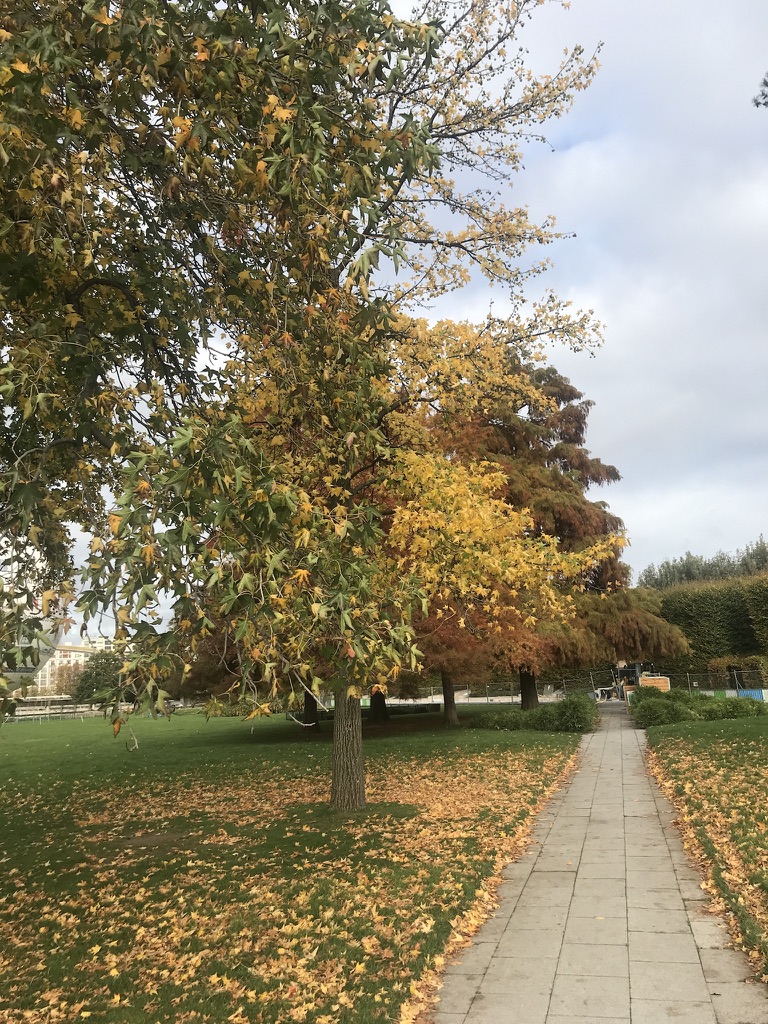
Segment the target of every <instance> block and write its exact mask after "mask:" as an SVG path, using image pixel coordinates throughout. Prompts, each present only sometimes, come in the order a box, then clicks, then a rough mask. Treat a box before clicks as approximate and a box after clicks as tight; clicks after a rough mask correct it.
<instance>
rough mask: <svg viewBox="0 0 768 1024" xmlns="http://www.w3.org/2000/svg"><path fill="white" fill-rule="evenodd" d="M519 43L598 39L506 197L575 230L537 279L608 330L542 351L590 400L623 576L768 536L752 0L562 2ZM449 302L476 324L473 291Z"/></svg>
mask: <svg viewBox="0 0 768 1024" xmlns="http://www.w3.org/2000/svg"><path fill="white" fill-rule="evenodd" d="M521 41H522V42H524V43H525V44H526V45H527V46H528V48H529V49H530V51H531V60H532V62H533V66H534V67H536V68H537V69H538V70H544V69H546V68H547V67H549V68H550V69H552V67H553V65H554V62H555V61H556V60H557V57H558V55H559V54H560V53H562V48H563V46H565V45H566V44H568V43H577V42H578V43H581V44H582V45H583V46H584V48H585V50H587V51H588V52H592V50H593V49H594V48H595V47H596V46H597V45H598V44H599V43H602V44H603V46H602V52H601V55H600V63H601V70H600V72H599V73H598V75H597V78H596V79H595V81H594V84H593V85H592V86H591V87H590V88H589V90H587V92H585V93H582V94H580V95H579V96H578V97H577V99H576V103H575V106H574V107H573V109H572V110H571V111H570V113H569V114H568V115H567V116H566V117H564V118H563V119H561V120H560V121H557V122H553V124H551V125H550V126H549V128H548V130H547V135H548V138H549V141H550V142H551V143H552V145H553V146H554V152H552V151H551V150H550V149H548V148H546V147H544V146H537V147H530V148H529V149H528V151H527V155H526V171H525V173H524V175H522V176H521V178H519V179H518V181H517V182H516V184H515V188H514V193H513V194H514V197H515V202H516V203H517V204H518V205H528V206H529V207H530V209H531V211H532V213H533V214H535V215H536V216H538V217H539V218H542V217H543V216H544V215H545V214H547V213H552V214H554V215H555V216H556V218H557V224H558V228H559V229H560V230H562V231H568V232H574V233H575V235H576V237H575V238H571V239H568V240H564V241H562V242H560V243H557V244H556V245H555V246H551V247H550V248H549V249H548V250H547V255H549V256H551V258H552V259H553V260H554V261H555V264H556V266H555V269H554V270H553V272H552V273H551V274H550V275H548V279H549V280H548V283H549V284H550V285H551V286H552V287H553V288H554V290H555V291H556V292H557V293H558V294H559V295H561V296H563V297H566V298H570V299H572V300H573V301H574V302H575V303H576V304H577V305H578V306H581V307H589V308H592V309H594V310H595V312H596V314H597V316H598V318H599V319H600V320H601V321H602V322H603V323H604V324H605V328H606V330H605V345H604V347H603V348H602V349H600V350H599V351H598V352H597V353H596V355H595V356H594V357H590V356H589V355H587V354H580V355H574V354H571V353H564V352H563V351H562V350H560V351H557V352H553V354H552V362H553V363H554V364H555V365H556V366H557V367H558V369H560V370H561V371H562V372H564V373H566V375H568V376H569V377H570V379H571V380H572V381H573V383H574V384H575V385H576V386H577V387H578V388H579V389H580V390H581V391H583V392H584V393H585V396H586V397H587V398H590V399H592V400H593V401H594V402H595V407H594V409H593V410H592V414H591V417H590V428H589V436H588V442H587V443H588V447H589V448H590V449H591V451H592V452H593V453H594V454H595V455H598V456H599V457H600V458H602V459H603V460H604V461H605V462H610V463H613V464H614V465H616V466H617V467H618V469H619V470H620V472H621V474H622V477H623V479H622V481H621V482H620V483H618V484H612V485H611V486H610V487H608V488H606V489H604V490H600V491H598V492H596V493H595V495H594V496H595V497H600V498H603V499H605V500H607V501H608V503H609V505H610V506H611V509H612V510H613V511H614V512H615V513H616V514H617V515H620V516H621V517H622V518H623V519H624V521H625V523H626V526H627V530H628V532H629V535H630V539H631V542H632V546H631V547H630V548H629V549H628V552H627V556H626V560H627V561H628V562H629V563H630V564H631V565H632V567H633V569H634V571H635V577H636V575H637V573H638V572H639V571H641V570H642V569H643V568H645V566H646V565H648V563H649V562H655V563H656V564H658V563H659V562H660V561H663V560H664V559H666V558H673V557H676V556H679V555H682V554H683V553H684V552H685V551H686V550H691V551H693V552H694V553H695V554H703V555H712V554H714V553H715V552H716V551H717V550H720V549H722V550H726V551H734V550H735V549H737V548H741V547H744V546H745V544H747V543H748V542H750V541H754V540H756V539H757V538H758V537H759V535H760V534H761V533H763V532H764V533H766V534H768V518H767V517H766V509H768V393H767V392H768V345H766V334H767V333H768V281H766V273H767V271H768V109H756V108H755V107H754V106H753V105H752V102H751V101H752V97H753V96H754V95H755V94H756V93H757V91H758V87H759V85H760V81H761V79H762V77H763V75H764V73H765V72H766V71H768V2H766V0H732V2H731V3H729V4H727V5H723V4H714V3H706V2H704V3H702V2H701V0H696V2H694V0H665V2H663V3H657V4H630V3H625V2H621V0H572V4H571V7H570V9H569V10H563V9H562V8H561V7H559V6H558V5H556V4H549V5H546V6H544V7H543V8H541V10H540V11H538V12H537V13H536V15H535V16H534V20H533V21H532V22H531V23H530V25H529V26H528V27H527V28H526V30H525V32H524V34H523V35H522V36H521ZM496 298H497V300H498V298H499V296H497V297H496ZM458 302H460V303H461V305H460V306H457V308H456V309H455V310H449V311H448V312H449V313H450V314H451V315H454V316H459V317H462V318H467V317H468V315H469V316H470V317H471V318H474V314H468V302H469V305H471V307H473V308H475V309H476V311H477V313H476V318H477V319H482V317H483V316H484V314H485V313H486V312H487V308H488V307H487V302H488V296H487V290H484V289H483V287H482V286H480V285H478V286H477V287H473V288H472V289H471V295H470V296H467V295H465V296H463V297H462V298H461V299H459V300H458ZM441 312H442V311H441ZM444 315H445V314H444Z"/></svg>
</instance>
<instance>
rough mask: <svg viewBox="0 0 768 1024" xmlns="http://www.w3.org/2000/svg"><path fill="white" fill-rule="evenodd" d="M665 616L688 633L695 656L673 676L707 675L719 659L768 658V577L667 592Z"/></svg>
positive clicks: (672, 668) (668, 664) (674, 666)
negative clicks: (687, 674)
mask: <svg viewBox="0 0 768 1024" xmlns="http://www.w3.org/2000/svg"><path fill="white" fill-rule="evenodd" d="M661 614H662V616H663V617H664V618H665V619H666V620H667V621H668V622H671V623H672V624H673V625H675V626H679V628H680V629H681V630H682V631H683V633H684V634H685V635H686V637H687V638H688V641H689V642H690V644H691V654H690V656H685V657H683V658H677V659H674V660H669V659H665V660H664V663H663V664H664V669H665V670H666V671H668V672H671V673H674V672H687V671H705V670H706V669H707V667H708V665H709V663H710V662H712V661H713V660H716V659H717V660H719V659H725V660H726V661H727V662H728V663H733V664H735V663H736V659H739V658H746V657H760V656H762V657H765V656H768V575H762V576H751V577H741V578H738V579H730V580H718V581H716V582H712V583H689V584H681V585H680V586H677V587H671V588H670V589H669V590H666V591H664V594H663V598H662V604H661Z"/></svg>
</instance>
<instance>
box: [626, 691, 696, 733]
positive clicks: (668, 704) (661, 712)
mask: <svg viewBox="0 0 768 1024" xmlns="http://www.w3.org/2000/svg"><path fill="white" fill-rule="evenodd" d="M632 714H633V716H634V719H635V725H636V726H637V728H638V729H647V728H648V727H649V726H651V725H672V724H674V723H675V722H690V721H693V720H694V719H695V718H698V717H699V716H698V715H697V714H695V713H694V712H693V711H692V710H691V708H689V707H686V705H685V704H683V703H682V702H680V701H673V700H667V699H665V698H664V696H659V697H656V698H652V697H650V698H646V699H645V700H642V701H640V702H639V703H638V704H637V705H636V706H635V707H633V709H632Z"/></svg>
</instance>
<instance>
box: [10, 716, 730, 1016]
mask: <svg viewBox="0 0 768 1024" xmlns="http://www.w3.org/2000/svg"><path fill="white" fill-rule="evenodd" d="M720 724H721V723H718V725H720ZM134 728H135V730H136V734H137V736H138V739H139V744H140V745H139V747H138V749H137V750H134V751H131V752H129V751H128V750H127V749H126V743H125V742H124V739H125V732H126V730H123V732H122V733H121V734H120V737H119V738H118V739H117V740H114V739H113V738H112V733H111V729H110V727H109V725H108V723H104V722H103V721H102V720H88V721H84V722H79V721H70V722H59V723H50V722H43V723H33V722H20V723H14V724H11V725H8V726H5V727H4V728H3V729H2V731H0V778H2V780H3V783H2V789H1V790H0V858H2V869H0V880H1V884H2V891H1V892H0V1020H2V1021H3V1022H4V1024H17V1022H18V1024H20V1022H22V1021H24V1022H31V1024H43V1022H45V1024H49V1022H69V1021H81V1020H90V1021H92V1022H96V1021H98V1022H102V1021H103V1022H106V1024H161V1022H162V1024H165V1022H168V1024H170V1022H174V1024H186V1022H195V1024H197V1022H203V1021H208V1022H211V1024H224V1022H233V1024H238V1022H243V1021H253V1022H277V1021H280V1022H285V1021H311V1022H316V1024H347V1022H348V1024H361V1022H365V1024H367V1022H376V1021H382V1022H384V1021H392V1020H396V1019H397V1018H398V1014H401V1015H402V1017H401V1019H403V1020H406V1019H408V1017H409V1013H410V1009H411V1008H413V1009H414V1012H415V1007H416V1006H417V1005H418V1000H419V998H420V995H421V994H422V993H423V992H425V991H427V990H428V989H429V979H430V977H431V976H432V972H434V971H436V970H439V968H440V966H441V964H442V957H443V955H444V953H445V951H446V946H447V944H448V943H449V940H450V941H451V942H453V943H454V944H455V943H456V942H457V941H460V938H459V939H458V940H457V938H456V933H458V935H459V936H461V935H462V934H469V933H471V931H472V930H473V929H474V928H475V927H476V926H477V923H479V921H480V919H481V918H482V916H484V914H485V913H486V912H487V910H488V907H489V906H490V904H491V902H492V892H493V886H494V882H493V879H494V876H495V875H496V874H497V872H498V870H499V868H500V867H501V866H502V865H503V863H505V861H507V860H509V859H512V858H513V857H514V856H515V855H516V853H517V852H518V851H519V849H520V847H521V845H522V844H523V843H524V841H525V832H526V828H527V819H528V818H529V817H530V815H531V813H532V812H534V811H535V810H536V809H537V808H538V807H539V806H540V805H541V803H542V802H543V800H544V799H545V798H546V796H547V794H548V792H549V790H550V789H551V787H552V786H553V785H554V784H555V782H556V780H558V779H559V778H561V777H562V775H563V773H564V772H565V771H567V769H568V766H569V762H570V761H571V758H572V755H573V754H574V751H575V748H576V745H577V742H578V737H577V736H573V735H566V734H558V735H550V734H543V733H522V732H519V733H499V732H490V731H489V732H486V731H480V730H453V731H446V730H444V729H443V728H442V726H441V724H440V719H439V717H437V716H419V717H418V718H416V717H414V718H413V719H406V720H404V721H403V722H395V723H391V724H390V726H389V727H385V728H384V729H382V730H380V732H379V734H378V735H374V734H372V735H371V736H369V737H368V738H367V739H366V741H365V753H366V766H367V773H368V780H367V785H368V797H369V801H370V806H369V809H368V810H367V812H366V813H364V814H361V815H354V816H346V817H339V816H336V815H332V814H331V813H330V812H329V810H328V809H327V807H326V801H327V799H328V788H329V771H330V754H331V749H330V742H329V739H330V728H328V730H327V735H325V736H320V737H315V736H310V735H308V733H309V730H301V729H300V728H299V727H298V726H296V725H294V724H292V723H286V722H284V721H265V720H260V721H259V722H258V723H257V724H256V725H255V727H254V728H253V730H251V728H250V724H244V723H242V722H241V721H239V720H236V719H235V720H233V719H219V720H215V721H211V722H209V723H206V722H205V720H204V719H203V718H201V717H197V716H189V717H186V716H185V717H182V716H174V718H173V719H171V721H165V720H161V721H152V720H140V721H138V722H136V723H135V726H134ZM395 730H402V731H395Z"/></svg>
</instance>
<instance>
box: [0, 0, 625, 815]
mask: <svg viewBox="0 0 768 1024" xmlns="http://www.w3.org/2000/svg"><path fill="white" fill-rule="evenodd" d="M538 5H539V0H518V2H516V3H512V2H509V3H502V4H498V3H493V4H492V3H490V2H487V0H467V2H466V3H449V4H445V3H443V2H440V3H437V2H428V3H427V4H426V5H424V6H423V7H422V9H421V11H420V20H419V21H418V22H408V21H403V20H400V19H398V18H395V17H394V16H393V14H392V12H391V11H390V9H389V8H388V6H387V5H386V3H384V2H383V0H374V2H372V3H366V4H349V3H347V2H341V0H328V2H327V3H324V4H322V5H317V4H310V3H306V2H305V0H292V2H291V0H289V2H287V3H286V2H284V0H264V2H263V3H260V4H259V5H258V6H256V7H254V6H253V5H252V4H251V3H250V2H241V0H228V2H227V3H226V4H220V3H214V2H210V0H184V2H181V3H179V4H175V5H171V6H169V5H167V4H165V3H164V2H162V0H123V2H122V3H120V4H116V5H99V4H98V3H86V4H82V3H80V2H74V0H49V2H47V3H43V4H41V3H38V2H36V0H35V2H32V0H20V3H18V4H17V5H15V8H14V10H13V12H4V13H3V14H2V17H1V18H0V113H2V118H1V119H0V147H1V148H0V162H1V164H2V166H1V168H0V268H1V269H2V289H1V290H0V302H2V315H1V317H0V331H1V334H0V346H1V347H2V360H0V394H2V396H3V403H4V415H3V420H2V422H1V423H0V493H1V494H2V501H1V502H0V537H2V545H0V578H2V587H3V591H2V595H0V596H1V597H2V600H0V614H1V615H2V623H1V624H0V657H1V658H2V664H3V665H4V666H6V667H7V668H8V667H10V668H12V667H13V666H14V665H15V664H18V663H19V662H24V661H25V660H28V659H29V658H32V657H34V654H35V651H36V646H37V644H38V643H39V637H40V633H41V630H42V629H43V627H44V626H45V625H46V623H47V620H48V619H50V617H51V616H54V617H56V616H57V617H58V619H59V620H64V619H66V615H67V607H68V606H69V605H71V602H72V600H73V594H74V580H73V572H72V565H71V550H72V535H73V528H83V529H85V530H87V531H88V532H89V533H90V534H91V536H92V538H93V539H92V542H91V545H90V555H89V558H88V564H87V567H86V569H85V573H84V580H83V583H82V585H81V590H80V595H79V603H80V607H81V609H82V611H83V614H84V616H85V618H86V620H88V619H90V618H93V617H99V616H101V615H103V614H104V613H105V612H106V613H109V614H111V615H112V616H113V617H114V619H115V621H116V623H117V638H118V640H123V641H126V642H129V641H130V648H129V649H130V651H131V654H130V655H129V656H128V657H127V659H126V661H125V664H124V665H123V671H122V675H121V679H122V690H118V691H116V692H115V695H114V703H113V713H112V720H113V726H114V730H115V734H116V735H117V734H118V732H119V731H120V728H121V726H122V724H123V723H124V720H125V713H124V711H123V710H122V704H121V698H122V697H124V696H125V695H126V693H131V694H132V695H134V696H135V698H136V701H137V704H138V706H141V707H147V708H149V709H150V710H152V711H153V712H156V711H157V709H158V708H162V703H163V699H164V694H163V688H162V685H163V680H164V678H166V677H167V676H168V675H169V674H170V673H172V672H173V671H174V669H175V668H176V667H177V666H178V665H179V664H180V659H183V661H184V662H185V663H186V664H189V661H188V660H187V659H188V658H189V657H190V655H191V656H193V657H194V656H196V655H197V653H198V652H201V651H203V650H204V649H206V648H210V645H211V643H212V642H213V638H215V637H218V638H220V646H222V645H223V650H221V651H220V653H219V655H217V656H220V657H222V658H223V659H224V661H225V663H226V665H227V668H228V670H231V671H232V673H233V675H234V677H235V678H236V679H237V680H238V682H239V684H240V685H241V686H242V687H245V688H247V687H249V686H254V687H258V688H259V690H260V691H261V692H264V690H265V689H266V691H267V692H270V693H278V692H281V693H284V694H288V696H289V698H290V699H292V700H293V701H294V702H295V703H297V702H299V701H301V700H303V699H304V696H305V695H307V694H312V695H317V694H318V693H319V692H320V690H321V689H324V688H332V689H333V690H334V692H335V694H336V723H335V746H334V749H335V754H334V768H333V785H332V802H333V803H334V805H335V806H336V807H339V808H343V809H350V808H359V807H361V806H362V805H363V803H364V785H363V772H362V755H361V746H360V738H361V734H360V697H361V694H362V692H363V690H364V689H366V688H378V689H379V690H380V691H381V692H383V691H384V690H385V688H386V687H387V685H388V683H389V682H391V681H392V680H393V679H394V678H396V677H397V675H398V673H399V672H400V671H401V670H402V669H403V668H409V669H410V668H414V667H415V666H416V665H417V664H418V663H419V661H420V660H421V659H422V658H424V659H425V660H427V661H428V662H431V664H433V665H439V666H440V667H441V669H443V670H444V671H445V672H446V674H447V677H448V678H449V677H450V670H451V669H450V666H449V664H448V662H447V659H446V657H445V655H444V653H443V652H444V651H445V649H447V648H448V649H450V650H451V652H452V653H451V659H454V661H453V663H455V659H456V658H458V657H459V656H460V653H461V652H464V653H466V652H467V651H471V650H479V648H480V647H482V648H483V651H484V652H486V653H484V654H483V657H484V658H486V659H487V658H488V657H491V658H499V657H504V658H506V659H508V660H511V661H513V662H514V663H515V664H517V665H519V666H523V667H524V668H525V671H527V672H528V673H529V675H532V673H533V672H534V671H535V670H536V668H537V667H538V666H539V665H540V664H543V663H544V658H545V653H546V651H548V650H557V649H559V648H562V647H563V646H564V644H565V641H564V640H563V634H562V631H563V630H565V629H566V626H565V625H564V624H565V623H567V622H569V621H574V616H577V615H582V616H587V617H589V615H591V614H593V612H592V611H591V610H590V609H591V606H588V607H587V611H579V605H578V602H579V600H580V597H579V595H581V594H583V593H585V592H586V593H587V594H593V595H594V594H600V593H605V591H606V590H608V589H609V588H610V587H612V586H613V585H614V584H617V583H618V582H620V580H621V577H622V574H623V570H622V569H621V568H620V564H619V561H618V558H619V553H620V550H621V546H622V544H623V538H622V535H621V532H620V523H619V522H618V521H617V520H616V519H614V518H613V517H611V516H610V515H609V513H608V512H607V510H606V509H605V508H604V506H601V505H600V504H599V503H593V502H591V501H587V500H586V499H585V498H584V493H583V489H584V486H585V485H587V484H589V483H601V482H604V481H606V480H608V479H611V478H612V476H615V470H612V469H611V468H610V467H604V466H602V464H600V463H599V461H598V460H592V459H590V458H589V457H588V455H587V453H586V452H585V451H584V449H583V445H582V442H583V428H584V422H585V416H586V405H585V404H583V403H580V402H579V401H578V399H580V397H581V396H580V395H578V393H577V392H574V391H573V389H572V388H570V385H569V384H568V382H567V381H564V380H563V379H562V378H561V377H559V375H557V374H556V373H555V371H553V370H550V369H542V370H539V369H537V359H539V358H540V353H541V348H542V345H543V344H545V343H546V344H548V343H551V342H564V343H566V344H568V345H571V346H572V347H576V348H580V347H589V346H591V345H593V344H595V343H596V342H597V341H598V340H599V327H598V325H597V324H596V322H595V321H594V318H593V316H592V314H591V312H586V313H584V312H579V311H574V310H572V309H570V308H569V306H568V304H567V303H564V302H561V301H559V300H558V299H557V298H556V297H555V296H553V295H551V294H545V295H544V296H543V297H542V298H541V300H540V301H538V302H535V303H530V302H528V301H526V299H525V297H524V289H528V287H529V279H530V278H531V277H535V276H536V274H537V273H539V272H540V271H541V270H542V269H543V268H544V264H543V263H540V264H534V265H533V267H532V268H528V269H527V270H525V271H523V270H522V269H520V256H521V253H522V252H523V251H524V250H525V249H526V248H527V247H528V246H530V245H537V244H543V243H546V242H548V241H549V240H551V239H552V238H553V237H554V228H553V225H552V223H551V222H545V223H544V224H542V225H536V224H533V223H532V222H531V221H530V220H529V217H528V214H527V211H526V210H525V209H524V208H522V207H515V208H510V207H508V206H507V205H505V204H504V202H503V200H502V198H501V197H500V194H499V192H498V188H499V186H500V185H501V184H504V185H506V184H507V183H508V181H509V178H510V176H511V175H513V174H514V171H515V169H516V168H517V167H518V166H519V164H520V162H521V143H522V141H523V140H524V139H526V138H527V137H529V136H531V135H533V136H538V134H539V132H540V130H541V129H540V126H541V124H542V123H543V122H544V121H546V119H547V118H549V117H553V116H559V115H560V114H562V113H563V111H564V110H565V109H566V108H567V106H568V105H569V103H570V102H571V100H572V98H573V96H574V95H575V93H576V92H578V91H579V90H580V89H582V88H584V87H585V86H586V85H587V84H588V83H589V81H590V79H591V77H592V75H593V73H594V70H595V62H594V60H590V59H585V58H584V55H583V53H582V51H581V50H580V49H579V48H574V49H573V50H572V51H569V52H568V53H566V54H565V56H564V58H563V60H562V61H561V63H560V66H559V67H558V68H557V69H555V72H554V73H553V74H552V75H546V76H542V77H536V76H535V75H533V74H532V73H531V72H530V71H529V69H528V68H527V67H526V64H525V51H524V50H523V49H522V47H521V46H520V42H519V40H518V35H519V32H520V30H521V28H522V26H523V25H524V23H525V21H526V20H527V19H528V18H529V17H530V15H531V14H532V12H533V10H534V9H535V8H536V7H537V6H538ZM460 182H471V183H472V184H471V185H470V186H469V187H468V188H467V189H463V188H462V187H461V186H460V184H459V183H460ZM473 274H483V275H485V278H486V279H487V280H488V281H489V282H491V283H493V284H497V285H501V286H503V287H504V288H505V290H506V293H507V296H508V300H509V301H508V304H509V308H510V313H509V315H508V316H506V317H504V318H503V319H497V318H492V317H489V318H488V319H486V320H485V321H484V322H482V323H480V324H471V323H449V322H440V323H437V324H434V323H428V322H427V321H424V320H421V319H418V318H417V317H416V315H415V311H416V310H417V309H418V307H419V305H420V304H423V303H424V302H425V301H428V300H431V299H434V298H436V297H438V296H440V295H442V294H444V293H445V292H447V291H450V290H452V289H455V288H457V287H460V286H461V285H463V284H465V283H466V282H467V281H468V280H469V279H470V277H471V276H472V275H473ZM393 281H394V282H395V283H394V284H393V283H392V282H393ZM523 464H525V465H526V468H525V470H524V471H522V470H521V467H522V465H523ZM521 472H522V473H523V476H524V478H525V479H524V480H522V479H520V473H521ZM531 488H533V490H534V491H535V502H534V501H532V502H531V503H530V507H531V508H533V507H534V506H535V508H536V512H535V513H532V512H531V511H528V510H526V508H525V507H523V506H521V504H520V502H521V500H522V495H523V493H529V492H530V490H531ZM446 623H449V624H450V626H449V628H448V629H446V625H445V624H446ZM214 646H215V645H214ZM126 649H128V648H126ZM489 651H490V652H491V653H490V655H488V654H487V652H489ZM461 656H463V654H462V655H461ZM255 711H258V707H257V708H256V709H255Z"/></svg>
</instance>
